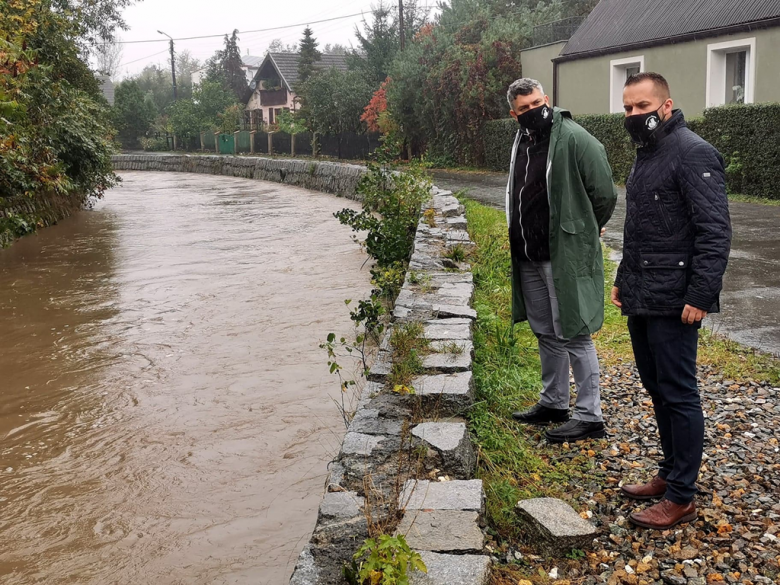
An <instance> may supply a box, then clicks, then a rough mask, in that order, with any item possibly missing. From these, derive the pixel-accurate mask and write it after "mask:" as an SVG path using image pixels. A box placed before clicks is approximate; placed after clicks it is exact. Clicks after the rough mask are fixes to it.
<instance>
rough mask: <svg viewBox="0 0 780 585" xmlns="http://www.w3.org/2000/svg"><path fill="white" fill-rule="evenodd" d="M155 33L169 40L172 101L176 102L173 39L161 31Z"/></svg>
mask: <svg viewBox="0 0 780 585" xmlns="http://www.w3.org/2000/svg"><path fill="white" fill-rule="evenodd" d="M157 32H158V33H160V34H161V35H164V36H166V37H168V38H169V39H171V80H172V81H173V100H174V101H176V99H178V95H177V93H176V57H175V56H174V53H173V37H171V35H169V34H165V33H164V32H163V31H161V30H158V31H157Z"/></svg>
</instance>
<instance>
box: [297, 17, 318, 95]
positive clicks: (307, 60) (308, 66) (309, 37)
mask: <svg viewBox="0 0 780 585" xmlns="http://www.w3.org/2000/svg"><path fill="white" fill-rule="evenodd" d="M320 57H322V53H320V51H319V50H318V49H317V39H315V38H314V33H313V32H312V30H311V28H310V27H308V26H307V27H306V28H305V29H304V30H303V38H302V39H301V44H300V58H299V60H298V82H299V83H305V82H306V81H307V80H308V79H309V78H310V77H311V76H312V74H313V73H314V64H315V63H316V62H317V61H319V60H320Z"/></svg>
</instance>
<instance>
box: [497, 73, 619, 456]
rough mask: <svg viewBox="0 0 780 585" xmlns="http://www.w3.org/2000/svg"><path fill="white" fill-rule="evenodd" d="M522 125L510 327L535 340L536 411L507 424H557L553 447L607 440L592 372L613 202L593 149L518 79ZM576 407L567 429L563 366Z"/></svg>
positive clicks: (600, 157)
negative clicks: (527, 331)
mask: <svg viewBox="0 0 780 585" xmlns="http://www.w3.org/2000/svg"><path fill="white" fill-rule="evenodd" d="M507 100H508V101H509V106H510V108H511V112H510V113H511V115H512V117H513V118H515V119H516V120H517V122H518V124H519V125H520V129H519V130H518V133H517V136H516V138H515V143H514V146H513V147H512V163H511V165H510V171H509V182H508V184H507V191H506V218H507V223H508V225H509V240H510V249H511V252H512V318H513V321H514V322H515V323H517V322H520V321H525V320H528V322H529V324H530V326H531V330H532V331H533V332H534V334H535V335H536V337H537V339H538V340H539V356H540V358H541V362H542V384H543V389H542V393H541V395H540V397H539V402H538V403H537V404H536V405H534V406H533V407H532V408H531V409H530V410H528V411H525V412H516V413H514V414H513V416H514V418H516V419H517V420H519V421H521V422H525V423H530V424H547V423H558V422H560V423H564V424H563V425H562V426H559V427H558V428H555V429H551V430H548V431H547V433H546V434H545V436H546V437H547V440H548V441H550V442H552V443H563V442H567V441H577V440H580V439H588V438H600V437H603V436H604V435H605V432H604V421H603V419H602V415H601V400H600V392H599V363H598V358H597V357H596V348H595V347H594V345H593V340H592V339H591V335H592V334H593V333H595V332H596V331H598V330H599V329H600V328H601V326H602V325H603V323H604V262H603V257H602V252H601V242H600V239H599V238H600V234H601V230H602V229H603V227H604V226H605V225H606V223H607V221H609V218H610V217H611V216H612V212H613V211H614V209H615V203H616V202H617V191H616V190H615V186H614V184H613V183H612V170H611V169H610V166H609V162H607V154H606V152H605V150H604V147H603V146H602V145H601V143H600V142H599V141H598V140H596V139H595V138H594V137H593V136H591V135H590V134H588V132H586V131H585V130H584V129H583V128H582V127H581V126H579V125H578V124H577V123H576V122H574V120H572V118H571V114H570V113H569V112H567V111H566V110H562V109H560V108H552V107H550V101H549V99H548V97H547V96H546V95H544V90H543V89H542V86H541V84H540V83H539V82H538V81H536V80H533V79H528V78H524V79H518V80H517V81H515V82H514V83H513V84H512V85H511V86H510V87H509V91H508V92H507ZM570 366H571V370H572V372H573V373H574V382H575V386H576V389H577V401H576V405H575V408H574V414H573V415H572V418H571V420H569V367H570Z"/></svg>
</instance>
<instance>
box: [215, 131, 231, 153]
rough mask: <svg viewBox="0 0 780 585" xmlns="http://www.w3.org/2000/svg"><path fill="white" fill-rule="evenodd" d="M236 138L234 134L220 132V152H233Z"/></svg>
mask: <svg viewBox="0 0 780 585" xmlns="http://www.w3.org/2000/svg"><path fill="white" fill-rule="evenodd" d="M233 142H234V139H233V135H232V134H220V135H219V154H233V153H234V152H235V150H234V148H235V147H234V144H233Z"/></svg>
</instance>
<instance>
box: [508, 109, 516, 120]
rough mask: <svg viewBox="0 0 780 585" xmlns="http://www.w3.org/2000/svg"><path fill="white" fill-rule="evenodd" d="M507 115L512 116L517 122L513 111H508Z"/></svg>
mask: <svg viewBox="0 0 780 585" xmlns="http://www.w3.org/2000/svg"><path fill="white" fill-rule="evenodd" d="M509 115H510V116H512V117H513V118H514V119H515V120H517V114H515V111H514V110H509Z"/></svg>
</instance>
